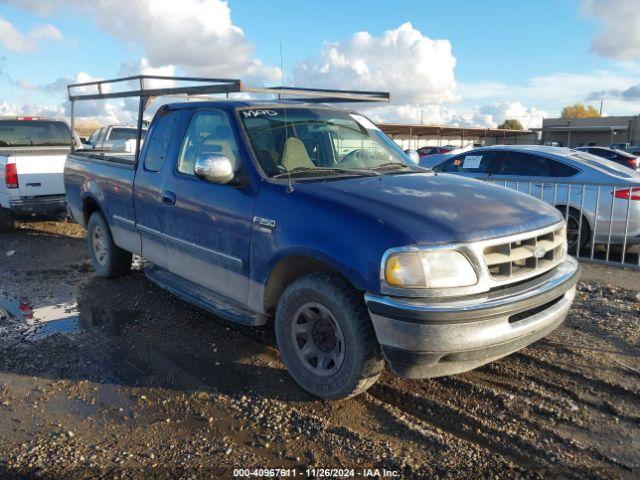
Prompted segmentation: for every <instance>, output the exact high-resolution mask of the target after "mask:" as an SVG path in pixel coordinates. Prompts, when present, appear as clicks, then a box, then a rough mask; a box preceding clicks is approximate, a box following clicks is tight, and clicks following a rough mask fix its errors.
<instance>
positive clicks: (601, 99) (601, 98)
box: [600, 97, 604, 116]
mask: <svg viewBox="0 0 640 480" xmlns="http://www.w3.org/2000/svg"><path fill="white" fill-rule="evenodd" d="M603 103H604V97H600V116H602V104H603Z"/></svg>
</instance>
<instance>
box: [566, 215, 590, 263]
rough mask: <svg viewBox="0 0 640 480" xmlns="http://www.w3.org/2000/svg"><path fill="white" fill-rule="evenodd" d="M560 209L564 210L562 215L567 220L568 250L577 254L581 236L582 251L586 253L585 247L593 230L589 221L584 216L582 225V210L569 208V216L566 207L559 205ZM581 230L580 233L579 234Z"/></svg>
mask: <svg viewBox="0 0 640 480" xmlns="http://www.w3.org/2000/svg"><path fill="white" fill-rule="evenodd" d="M558 210H560V211H561V212H562V215H563V216H564V217H565V219H566V221H567V251H568V252H569V253H570V254H572V255H575V254H576V253H577V251H578V237H579V238H580V252H581V253H584V251H585V250H584V249H585V248H586V246H587V245H588V244H589V240H590V237H591V232H590V229H589V222H587V219H586V218H584V216H583V217H582V225H580V216H581V215H580V212H578V211H577V210H574V209H573V208H569V216H567V210H566V207H558ZM578 232H580V235H578Z"/></svg>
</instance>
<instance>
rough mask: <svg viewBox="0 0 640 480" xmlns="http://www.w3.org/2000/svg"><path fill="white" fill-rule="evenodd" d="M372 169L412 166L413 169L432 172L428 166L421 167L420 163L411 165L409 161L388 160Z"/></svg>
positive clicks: (394, 168) (396, 168) (393, 168)
mask: <svg viewBox="0 0 640 480" xmlns="http://www.w3.org/2000/svg"><path fill="white" fill-rule="evenodd" d="M371 168H372V170H398V169H399V168H402V169H404V168H411V169H413V170H418V171H421V172H430V171H431V170H429V169H428V168H425V167H421V166H420V165H411V164H409V163H400V162H387V163H381V164H380V165H376V166H375V167H371Z"/></svg>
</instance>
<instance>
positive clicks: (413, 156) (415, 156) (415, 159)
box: [404, 149, 420, 165]
mask: <svg viewBox="0 0 640 480" xmlns="http://www.w3.org/2000/svg"><path fill="white" fill-rule="evenodd" d="M404 153H406V154H407V157H409V162H410V163H412V164H413V165H419V164H420V154H419V153H418V152H416V151H415V150H411V149H407V150H405V151H404Z"/></svg>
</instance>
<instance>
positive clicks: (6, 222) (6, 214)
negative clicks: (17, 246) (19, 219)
mask: <svg viewBox="0 0 640 480" xmlns="http://www.w3.org/2000/svg"><path fill="white" fill-rule="evenodd" d="M14 229H15V217H14V216H13V212H12V211H11V210H7V209H6V208H2V207H0V233H7V232H11V231H13V230H14Z"/></svg>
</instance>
